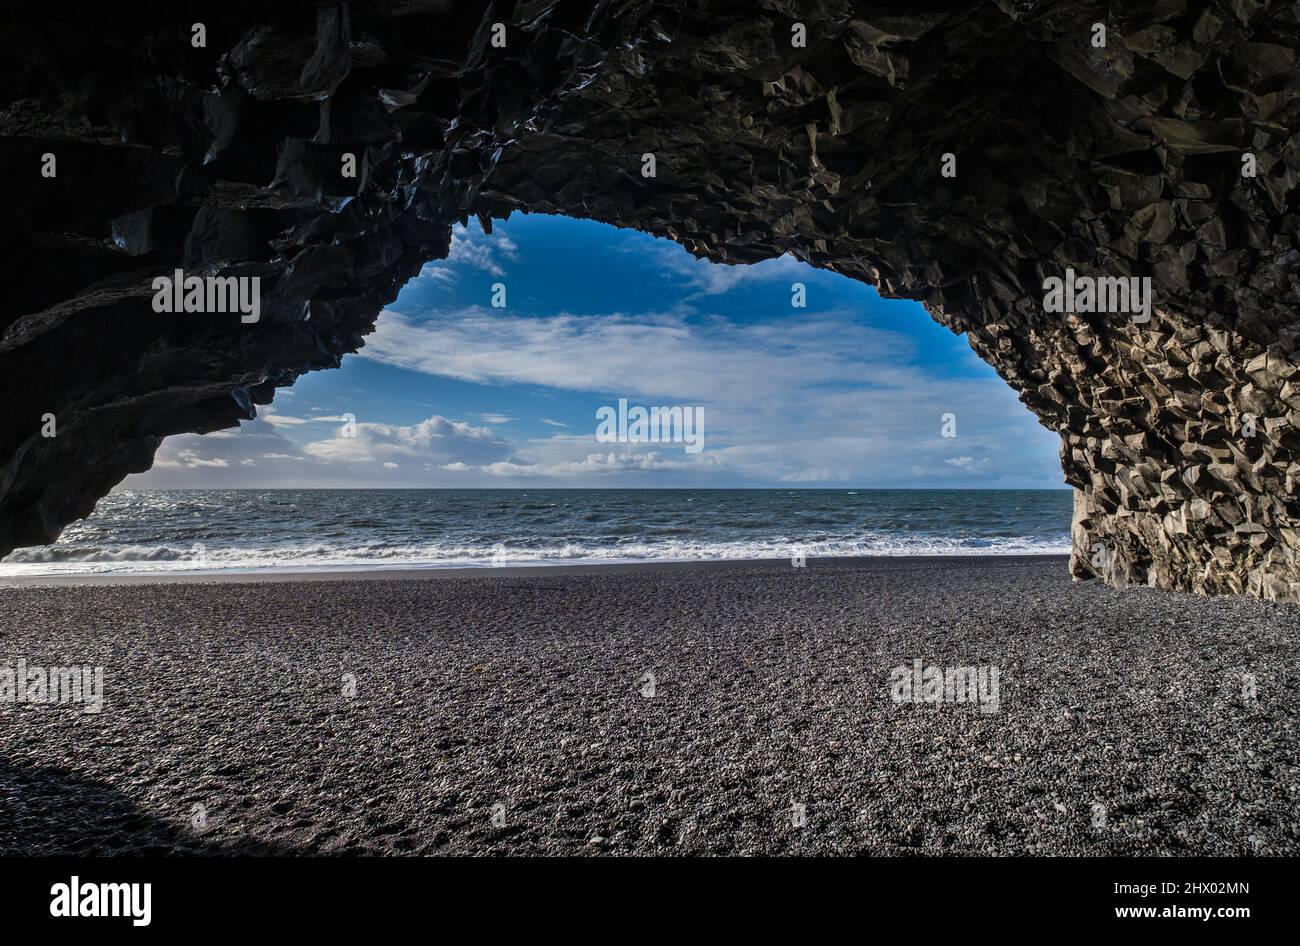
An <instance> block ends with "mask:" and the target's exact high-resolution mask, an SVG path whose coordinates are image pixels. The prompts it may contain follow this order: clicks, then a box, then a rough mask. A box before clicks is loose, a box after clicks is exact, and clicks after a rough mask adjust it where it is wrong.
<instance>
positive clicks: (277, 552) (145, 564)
mask: <svg viewBox="0 0 1300 946" xmlns="http://www.w3.org/2000/svg"><path fill="white" fill-rule="evenodd" d="M796 550H799V551H802V552H803V554H805V555H806V556H807V557H809V558H831V557H835V558H839V557H858V556H873V555H888V556H908V555H1057V554H1065V553H1068V552H1069V550H1070V549H1069V544H1068V542H1063V541H1050V540H1044V539H1043V538H1042V537H1036V536H1019V537H987V536H986V537H979V538H959V537H953V536H917V535H874V536H865V537H862V538H860V539H855V540H843V539H836V540H829V541H798V540H793V541H773V540H767V541H714V542H703V541H685V540H680V539H674V540H667V539H665V540H664V541H658V542H619V543H616V544H602V545H593V544H590V543H563V544H558V543H538V544H535V545H529V546H524V545H522V544H512V543H510V542H502V543H499V544H495V545H481V544H475V545H467V544H421V545H414V544H398V543H375V544H372V545H360V546H358V545H330V544H327V543H312V544H302V545H277V546H275V547H266V548H248V547H205V548H204V549H202V550H201V552H200V551H197V550H196V549H195V548H194V547H193V546H180V545H143V544H142V545H107V546H80V547H66V548H63V547H60V546H57V545H55V546H46V547H40V548H29V549H18V550H16V551H15V552H14V553H13V554H11V555H10V556H9V557H7V558H6V559H5V560H4V561H0V576H7V577H30V576H38V575H96V574H151V573H156V574H172V573H182V572H194V573H202V572H238V571H274V570H294V571H315V570H321V571H328V570H334V569H368V568H413V569H416V568H460V567H474V566H484V567H487V566H493V565H577V564H599V563H622V562H658V561H662V562H690V561H727V560H731V561H738V560H745V559H782V558H789V557H790V556H791V555H792V554H793V553H794V552H795V551H796Z"/></svg>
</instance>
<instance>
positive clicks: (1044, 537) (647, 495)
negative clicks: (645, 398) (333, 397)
mask: <svg viewBox="0 0 1300 946" xmlns="http://www.w3.org/2000/svg"><path fill="white" fill-rule="evenodd" d="M1071 507H1072V501H1071V493H1070V491H1069V490H876V489H797V490H787V489H744V490H720V489H671V490H657V489H509V490H493V489H482V490H465V489H405V490H380V489H375V490H366V489H346V490H294V489H265V490H147V491H145V490H135V491H133V490H119V491H116V492H114V493H111V494H110V495H109V496H107V497H105V498H104V499H103V500H102V501H101V502H100V504H99V507H98V509H96V510H95V513H94V514H93V515H92V516H91V517H90V518H88V519H84V520H81V521H80V522H76V523H73V524H72V525H70V526H68V528H67V529H66V530H65V531H64V533H63V536H62V537H61V538H60V539H59V541H58V542H57V543H55V544H54V545H51V546H45V547H37V548H25V549H18V550H17V551H15V552H14V553H12V554H11V555H9V556H8V557H7V558H5V559H3V560H0V576H32V575H79V574H121V573H150V572H196V571H222V570H239V571H249V570H265V569H292V570H310V571H317V570H319V571H328V570H330V569H349V570H352V569H368V568H450V567H464V566H476V565H481V566H487V567H490V566H493V565H545V564H551V565H561V564H577V563H596V562H647V561H695V560H718V559H750V558H789V557H791V556H792V555H793V554H795V552H796V551H800V550H801V551H802V552H803V553H804V554H805V555H806V556H807V557H808V558H817V557H822V556H856V555H1012V554H1017V555H1024V554H1047V553H1066V552H1068V551H1069V548H1070V514H1071Z"/></svg>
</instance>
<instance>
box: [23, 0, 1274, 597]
mask: <svg viewBox="0 0 1300 946" xmlns="http://www.w3.org/2000/svg"><path fill="white" fill-rule="evenodd" d="M189 13H190V11H189V10H187V9H185V8H184V6H183V5H176V6H175V7H172V6H165V7H164V6H160V5H151V4H150V5H141V6H140V8H139V9H133V10H132V11H130V12H128V13H127V14H121V13H120V11H111V14H110V11H102V12H97V13H91V14H88V15H87V18H86V19H85V20H84V21H82V22H78V23H70V24H55V25H54V26H53V28H51V26H50V24H44V23H43V24H33V23H31V22H29V21H26V20H24V19H23V18H22V15H21V14H22V11H21V10H19V11H17V12H15V11H14V10H10V11H8V12H7V13H6V14H5V16H6V18H7V19H6V22H5V25H6V27H7V28H6V30H5V33H4V35H5V42H6V50H7V52H8V55H7V56H6V57H4V64H3V66H2V67H0V69H2V70H3V72H2V73H0V80H2V82H3V84H2V86H0V94H2V95H3V100H4V102H5V104H6V108H5V109H4V110H3V112H0V116H2V117H0V147H3V153H4V156H5V160H6V164H7V165H9V166H13V167H16V168H23V169H26V171H24V172H23V173H19V174H13V175H8V176H7V177H6V180H5V183H4V186H5V188H6V195H5V196H6V206H7V209H8V210H9V213H8V214H7V216H6V220H5V224H4V229H3V231H2V232H0V235H2V237H3V240H4V243H5V246H4V249H5V252H6V254H7V256H8V258H9V259H10V260H12V261H13V262H14V264H15V267H14V268H15V271H16V272H18V273H20V274H21V278H20V279H19V280H17V282H16V284H15V286H14V287H13V294H12V306H11V309H10V311H9V312H8V313H7V314H6V315H5V317H4V323H5V324H4V335H3V339H2V340H0V358H2V359H3V367H4V369H5V370H4V372H3V377H4V382H3V383H4V384H5V385H6V386H7V387H6V390H7V393H9V394H10V398H9V401H10V403H13V404H18V405H21V406H20V407H19V408H17V409H16V410H15V411H14V413H13V415H12V416H10V417H9V418H7V420H6V424H5V426H4V430H3V437H2V438H0V461H2V462H3V477H2V479H0V490H2V491H0V552H5V553H7V552H8V551H10V550H12V549H13V548H15V547H17V546H22V545H31V544H39V543H44V542H49V541H51V540H52V539H53V538H54V537H56V536H57V535H58V533H59V530H60V529H61V528H62V527H63V526H64V525H65V524H66V523H68V522H69V521H72V520H73V519H76V518H79V517H82V516H85V515H87V514H88V513H89V512H90V510H91V509H92V508H93V506H94V503H95V501H96V500H97V499H98V498H99V497H101V496H102V495H104V494H105V493H106V492H107V491H108V490H109V489H111V488H112V486H113V485H114V484H116V483H117V482H119V481H120V480H121V478H122V477H123V476H125V475H126V474H128V473H130V472H133V471H138V470H141V469H144V468H146V467H147V466H148V465H149V463H150V462H151V460H152V457H153V454H154V452H155V450H156V449H157V446H158V444H159V443H160V442H161V439H162V438H163V437H165V436H168V435H170V434H174V433H179V432H183V431H204V430H217V429H221V428H223V427H229V426H231V425H232V424H234V423H236V422H237V421H238V420H239V419H240V418H247V417H249V416H251V415H252V413H253V411H254V409H255V406H256V405H258V404H265V403H268V402H269V400H270V399H271V397H272V396H273V392H274V390H275V389H276V388H277V387H282V386H285V385H287V384H289V383H291V382H292V380H293V379H294V378H295V377H297V376H298V375H300V374H301V373H302V372H304V371H307V370H313V369H316V368H321V367H329V366H332V365H335V364H337V363H338V359H339V358H340V357H341V355H342V353H344V352H347V351H352V350H355V349H356V348H357V347H358V346H359V345H360V344H362V342H363V340H364V337H365V335H366V334H368V333H369V332H370V331H371V329H372V327H373V324H374V318H375V316H376V314H377V313H378V311H379V309H380V308H381V307H382V306H383V305H385V304H387V303H389V302H391V300H392V299H393V298H394V296H395V295H396V292H397V290H398V289H399V288H400V286H401V285H402V284H403V283H404V282H405V281H406V280H407V279H409V278H410V277H411V276H412V275H414V274H415V273H416V272H418V270H419V268H420V266H421V265H423V263H424V262H426V261H427V260H429V259H433V258H438V257H440V256H444V255H445V254H446V252H447V250H448V247H449V239H450V226H451V224H452V223H454V222H455V221H457V220H460V221H464V220H466V219H468V218H469V217H471V216H477V217H479V218H480V219H481V220H484V221H490V220H492V219H502V218H506V217H507V216H508V215H509V214H510V213H511V212H513V211H516V210H523V209H528V210H533V211H539V212H546V213H561V214H567V215H571V216H582V217H590V218H592V219H597V220H602V221H604V222H608V223H613V224H621V225H629V226H635V227H637V228H639V229H642V230H645V231H647V232H650V233H653V234H656V235H661V236H667V237H670V238H672V239H675V240H676V241H677V242H679V243H681V244H682V245H683V246H685V247H686V248H687V249H688V250H690V251H691V252H693V253H696V254H699V255H707V256H709V257H710V258H712V259H715V260H718V261H722V262H753V261H756V260H759V259H765V258H771V257H776V256H780V255H782V254H784V253H790V254H792V255H794V256H796V257H797V258H799V259H802V260H804V261H807V262H809V263H811V264H813V265H814V266H819V267H825V268H829V269H833V270H835V271H837V272H840V273H843V274H845V275H848V276H850V277H851V278H854V279H858V280H862V281H866V282H870V283H872V284H874V285H877V286H879V287H880V289H881V290H882V292H884V293H885V294H890V295H897V296H902V297H906V298H912V299H915V300H917V301H921V302H922V303H924V304H925V305H926V307H927V308H928V309H929V311H930V312H931V314H932V315H933V316H934V317H935V318H936V319H937V320H939V321H940V322H941V323H943V324H945V325H947V326H949V327H951V328H953V329H954V330H956V331H959V332H962V333H965V334H967V335H968V336H969V338H970V339H971V344H972V347H973V348H974V349H975V350H976V352H977V353H978V354H979V355H980V356H981V357H982V358H984V359H985V360H986V361H988V362H989V363H990V364H992V365H993V366H994V367H995V369H996V370H997V371H998V373H999V374H1000V375H1001V376H1002V377H1003V378H1004V379H1005V380H1006V381H1007V382H1008V383H1009V384H1010V385H1011V386H1012V388H1013V389H1014V390H1015V391H1016V392H1017V393H1018V395H1019V396H1020V398H1021V399H1022V400H1023V402H1024V403H1025V404H1026V405H1027V406H1028V407H1029V408H1030V409H1031V410H1032V411H1033V412H1034V413H1035V414H1036V415H1038V416H1039V417H1040V418H1041V419H1042V420H1043V421H1044V423H1045V424H1047V425H1048V426H1050V427H1051V428H1052V429H1055V430H1057V431H1059V432H1060V433H1061V437H1062V447H1061V460H1062V468H1063V471H1064V475H1065V478H1066V481H1067V482H1068V483H1069V484H1070V485H1071V486H1073V487H1074V488H1075V490H1076V502H1075V522H1074V540H1075V544H1074V556H1073V560H1072V565H1071V569H1072V571H1073V573H1074V574H1075V575H1076V576H1077V577H1101V578H1103V579H1104V580H1106V581H1109V582H1111V583H1113V584H1116V585H1128V584H1147V585H1152V586H1155V587H1159V588H1166V589H1178V590H1186V591H1194V592H1199V593H1209V594H1251V595H1257V596H1260V597H1265V598H1269V599H1272V600H1278V601H1297V600H1300V571H1298V568H1297V557H1298V554H1300V531H1298V530H1297V526H1296V522H1297V518H1300V499H1297V494H1298V493H1300V491H1298V490H1296V489H1295V483H1296V479H1297V477H1298V476H1300V466H1298V465H1297V461H1296V451H1297V450H1300V433H1298V432H1297V429H1298V428H1300V395H1298V391H1297V381H1296V376H1297V373H1298V370H1300V369H1298V368H1297V350H1298V349H1300V318H1298V312H1300V237H1298V236H1297V234H1298V232H1300V227H1297V222H1296V221H1297V214H1296V211H1297V201H1298V198H1297V181H1298V180H1300V150H1298V149H1297V145H1296V140H1295V134H1296V129H1297V127H1300V96H1297V95H1296V94H1295V86H1296V78H1295V77H1296V75H1297V70H1296V62H1295V58H1296V56H1295V49H1296V47H1297V40H1298V39H1300V24H1298V23H1297V14H1296V10H1295V7H1294V5H1293V4H1282V3H1269V4H1249V5H1234V6H1232V7H1231V8H1220V7H1217V6H1215V7H1211V8H1203V9H1198V10H1193V9H1192V8H1191V7H1190V6H1189V5H1185V4H1181V3H1173V4H1167V5H1161V6H1159V7H1158V8H1152V9H1146V8H1143V9H1141V10H1131V11H1127V12H1119V11H1114V10H1112V9H1111V8H1110V6H1109V5H1108V4H1103V3H1100V2H1085V3H1082V4H1069V5H1068V6H1067V5H1058V4H1055V3H1041V4H1032V5H1029V6H1028V7H1026V6H1025V5H1019V4H1009V3H1001V2H990V3H985V4H980V5H974V6H972V5H970V4H966V3H962V4H956V3H952V4H949V3H942V2H934V3H927V4H924V5H923V6H922V7H921V8H920V9H909V10H907V11H905V12H900V11H899V10H898V9H896V8H895V7H894V6H893V5H890V4H875V3H865V2H864V3H851V4H844V5H839V4H834V5H823V4H821V3H811V2H810V3H807V4H798V5H795V6H794V7H791V8H790V9H788V10H786V9H783V10H780V11H770V10H758V11H746V13H745V14H744V15H743V16H742V15H738V14H735V13H732V12H730V11H728V12H719V11H718V10H716V9H709V8H707V6H706V7H695V6H692V5H688V4H685V3H676V2H662V3H647V4H642V5H635V6H631V7H626V6H623V5H619V4H615V3H613V2H608V3H597V4H594V5H593V4H591V3H588V2H582V3H579V2H568V0H562V2H554V3H551V2H543V3H521V4H515V5H513V6H511V7H510V8H509V9H508V10H506V9H505V8H503V9H502V10H500V11H498V10H496V9H495V7H494V8H491V9H488V10H471V9H469V8H468V7H464V6H460V5H456V6H452V5H448V4H446V3H444V2H442V0H428V2H423V0H409V2H401V3H396V2H392V0H353V2H350V3H339V4H336V5H326V6H320V7H317V6H316V5H314V4H310V5H309V4H296V3H290V4H285V5H282V6H280V7H277V8H276V9H275V10H274V11H273V12H267V11H263V10H261V9H260V8H258V7H255V6H254V5H251V4H242V3H232V4H227V5H225V6H224V7H223V8H222V9H220V10H216V11H213V10H210V9H209V10H208V11H205V16H206V17H207V19H208V20H209V21H210V22H208V23H206V26H207V42H206V45H204V46H202V47H197V46H195V45H194V44H193V42H192V33H191V29H190V27H191V25H192V20H193V19H194V17H193V16H192V15H188V14H189ZM796 16H798V19H797V20H796ZM494 18H495V19H494ZM1097 22H1102V23H1104V24H1105V25H1106V26H1107V31H1106V35H1107V37H1108V40H1107V42H1106V44H1105V45H1104V46H1097V45H1095V44H1094V43H1093V42H1092V41H1091V40H1092V37H1093V36H1094V35H1095V31H1094V30H1093V29H1092V26H1093V24H1094V23H1097ZM498 23H499V24H501V27H502V29H500V30H499V29H497V24H498ZM796 26H801V27H802V30H795V27H796ZM792 31H793V32H796V33H798V34H799V35H802V36H803V37H804V42H803V43H802V44H796V43H792V42H791V41H790V37H791V36H792ZM497 35H502V36H504V42H503V43H502V44H500V45H498V44H495V43H493V41H492V39H493V37H494V36H497ZM51 44H53V45H54V47H55V48H56V51H57V49H58V48H59V47H60V46H62V47H64V50H63V51H64V52H65V53H66V52H68V51H69V50H70V49H72V48H75V49H76V51H77V53H78V55H76V56H72V55H63V56H59V55H47V52H46V51H47V50H49V49H50V46H51ZM106 64H111V66H112V68H111V69H105V68H103V67H104V66H105V65H106ZM647 154H649V155H654V156H655V158H656V160H655V175H654V176H653V177H646V176H644V175H643V173H642V168H643V167H644V164H643V161H644V157H645V155H647ZM48 155H53V156H54V158H55V159H56V163H57V173H54V174H50V175H48V176H47V175H44V174H42V170H43V169H46V168H48V169H50V170H53V168H52V166H51V165H50V164H49V162H48V160H47V157H46V156H48ZM348 156H351V157H352V158H354V159H355V168H356V176H355V177H351V176H346V175H344V173H343V171H342V168H343V167H345V166H346V160H347V157H348ZM945 156H953V157H955V160H956V174H955V176H946V175H945V174H944V167H945V162H946V159H945ZM1247 168H1249V169H1250V172H1251V173H1247ZM174 268H190V269H197V270H201V271H204V272H210V273H219V274H222V275H235V276H243V277H250V278H251V277H254V276H255V277H258V278H261V279H263V280H265V281H266V286H267V292H266V294H265V295H264V297H263V315H264V319H263V323H262V324H261V325H260V326H259V330H258V332H257V334H256V335H255V336H254V335H251V334H249V333H247V332H244V331H241V330H240V329H238V328H236V327H234V326H232V325H229V324H226V323H225V322H222V321H221V320H218V319H213V320H209V321H206V322H204V323H202V324H195V323H193V322H191V323H187V324H181V323H178V322H177V321H175V320H165V319H159V318H158V316H157V314H156V313H155V312H153V311H152V310H151V309H150V307H149V304H148V285H149V279H150V278H151V277H153V276H155V275H157V274H158V273H159V272H168V271H171V270H173V269H174ZM1069 268H1074V269H1076V270H1078V271H1087V272H1091V273H1095V274H1098V275H1105V276H1112V277H1137V278H1150V279H1151V280H1152V285H1153V290H1154V293H1155V298H1156V300H1157V304H1156V306H1155V308H1154V312H1153V316H1152V318H1151V319H1150V320H1149V321H1148V322H1146V323H1144V324H1142V325H1137V324H1133V323H1131V322H1127V321H1121V322H1118V323H1117V322H1116V321H1115V320H1113V319H1107V318H1104V317H1099V316H1096V315H1090V314H1073V315H1071V314H1065V315H1064V316H1061V315H1056V314H1052V313H1047V312H1045V311H1044V307H1043V304H1042V302H1043V300H1042V285H1043V280H1044V278H1046V277H1048V276H1052V275H1059V274H1061V273H1063V272H1066V271H1067V270H1068V269H1069ZM105 352H112V357H111V358H105V357H103V354H104V353H105ZM33 392H38V393H37V394H35V395H33ZM46 415H52V416H55V417H56V418H61V419H62V420H61V422H60V423H59V433H58V436H57V437H47V436H42V434H41V430H42V426H43V424H44V423H45V421H44V418H45V417H46ZM1098 549H1100V550H1101V551H1102V552H1104V554H1102V555H1098V554H1097V550H1098Z"/></svg>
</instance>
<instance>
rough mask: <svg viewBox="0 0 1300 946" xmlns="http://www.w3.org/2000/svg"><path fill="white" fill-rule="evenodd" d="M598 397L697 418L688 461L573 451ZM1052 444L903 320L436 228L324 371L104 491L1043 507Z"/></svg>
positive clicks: (506, 229)
mask: <svg viewBox="0 0 1300 946" xmlns="http://www.w3.org/2000/svg"><path fill="white" fill-rule="evenodd" d="M494 283H502V284H504V285H505V287H506V306H505V308H493V307H492V305H491V301H492V286H493V284H494ZM794 283H803V284H804V285H805V286H806V293H807V305H806V307H805V308H794V307H792V305H791V298H792V293H791V286H792V284H794ZM255 328H256V327H255V326H254V327H252V330H255ZM619 398H627V399H628V401H629V403H630V404H633V405H642V406H645V407H647V408H648V407H653V406H662V407H671V406H683V407H702V408H703V411H704V413H703V417H704V449H703V450H701V451H699V452H698V453H688V452H686V451H685V449H684V448H683V445H682V444H680V443H659V444H647V443H638V444H631V443H600V442H597V440H596V427H597V420H596V412H597V410H598V409H599V408H600V407H602V406H606V405H609V406H615V405H617V403H618V399H619ZM946 413H951V414H953V415H955V419H956V436H955V437H944V436H942V435H941V434H942V428H943V415H944V414H946ZM349 414H350V415H352V416H353V417H355V424H354V425H352V426H350V427H349V426H345V424H344V422H343V418H344V417H345V415H349ZM1057 444H1058V439H1057V437H1056V435H1055V434H1054V433H1052V432H1050V431H1048V430H1045V429H1044V428H1042V427H1041V426H1040V425H1039V424H1038V423H1037V421H1036V420H1035V419H1034V418H1033V416H1032V415H1031V414H1030V413H1029V411H1028V410H1026V409H1025V408H1024V407H1023V406H1022V405H1021V404H1020V403H1019V401H1017V400H1016V397H1015V395H1014V394H1013V392H1012V391H1011V390H1010V388H1008V387H1007V385H1006V384H1005V383H1003V382H1002V380H1001V379H999V378H998V377H997V375H996V374H995V373H994V372H993V370H992V369H991V368H989V367H988V366H987V365H985V364H984V363H983V362H981V361H980V360H979V359H978V358H977V357H976V356H975V354H974V353H973V352H972V351H971V350H970V348H969V346H968V345H967V344H966V341H965V339H964V338H960V337H958V336H955V335H953V334H952V333H951V332H949V331H948V330H947V329H944V328H942V327H940V326H939V325H937V324H936V323H934V322H933V321H932V320H931V319H930V318H929V317H928V316H927V315H926V313H925V311H924V309H922V308H921V306H919V305H917V304H916V303H912V302H908V301H903V300H892V299H882V298H881V297H880V296H878V295H877V294H876V292H875V290H874V289H872V288H870V287H869V286H865V285H863V284H861V283H857V282H854V281H852V280H850V279H847V278H845V277H842V276H837V275H835V274H833V273H828V272H825V271H821V270H816V269H813V268H812V267H809V266H807V265H805V264H803V263H799V262H797V261H795V260H793V259H791V258H789V257H783V258H781V259H778V260H769V261H765V262H762V263H758V264H755V265H751V266H724V265H717V264H713V263H709V262H706V261H702V260H696V259H695V258H693V257H692V256H691V255H690V254H689V253H687V252H686V251H685V250H683V249H682V248H681V247H679V246H677V245H676V244H674V243H672V242H670V241H667V240H660V239H656V238H654V237H651V236H648V235H646V234H642V233H637V232H635V231H631V230H619V229H616V228H614V227H609V226H606V225H604V224H598V223H593V222H590V221H582V220H572V219H568V218H562V217H548V216H538V215H532V216H529V215H516V216H514V217H512V218H511V219H510V220H508V221H505V222H501V221H497V222H496V225H495V227H494V232H493V233H492V234H485V233H483V232H482V231H481V230H480V229H479V228H478V225H477V223H474V222H471V223H470V226H469V227H468V228H459V227H458V228H457V229H456V231H455V234H454V237H453V244H452V250H451V254H450V256H449V257H448V259H446V260H442V261H437V262H433V263H430V264H428V265H427V266H426V267H425V268H424V270H423V272H422V273H421V274H420V276H419V277H418V278H417V279H415V280H412V281H411V282H410V283H409V284H408V285H407V286H406V287H405V288H404V289H403V290H402V293H401V295H400V296H399V297H398V299H397V300H396V302H395V303H394V304H393V305H391V306H389V307H388V309H387V310H386V311H385V312H384V313H383V314H382V315H381V316H380V318H379V322H378V327H377V329H376V331H375V333H374V334H373V335H371V336H369V337H368V338H367V342H366V346H365V348H363V349H362V350H361V351H360V352H359V353H358V354H355V355H349V356H347V357H345V358H344V360H343V366H342V367H341V368H339V369H338V370H335V371H322V372H315V373H313V374H309V375H307V376H305V377H304V378H302V379H301V380H300V381H298V383H297V384H296V385H294V387H293V388H292V389H289V390H282V391H280V392H279V393H278V394H277V396H276V399H275V403H274V404H272V405H270V406H268V407H263V408H260V409H259V416H258V418H257V419H256V420H254V421H251V422H248V423H245V424H244V425H242V426H241V427H240V429H239V430H237V431H234V430H231V431H219V432H217V433H213V434H208V435H206V436H199V435H197V434H187V435H183V436H179V437H171V438H168V440H167V441H166V442H165V443H164V444H163V446H162V448H161V449H160V451H159V453H158V457H157V460H156V462H155V466H154V468H153V469H152V470H150V471H149V472H147V473H143V474H137V475H134V476H131V477H129V478H128V480H127V481H126V483H125V484H124V486H125V487H127V488H148V487H196V488H197V487H317V486H319V487H377V486H392V487H420V486H432V487H486V486H500V487H523V486H528V487H543V486H544V487H564V486H573V487H593V486H610V487H644V486H664V487H692V486H693V487H710V486H712V487H764V486H783V487H789V486H808V487H838V486H859V487H868V488H870V487H937V488H962V487H971V488H989V487H999V488H1059V487H1061V486H1062V485H1063V479H1062V476H1061V472H1060V467H1059V464H1058V461H1057Z"/></svg>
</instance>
